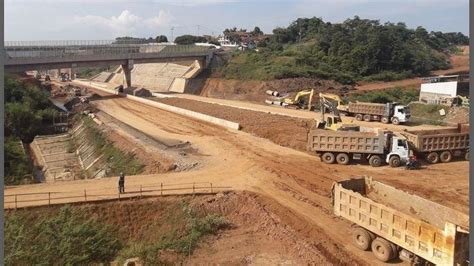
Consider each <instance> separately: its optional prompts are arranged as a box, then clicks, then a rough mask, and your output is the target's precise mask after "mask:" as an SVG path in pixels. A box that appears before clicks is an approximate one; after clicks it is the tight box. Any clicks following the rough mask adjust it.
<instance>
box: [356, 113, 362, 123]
mask: <svg viewBox="0 0 474 266" xmlns="http://www.w3.org/2000/svg"><path fill="white" fill-rule="evenodd" d="M355 118H356V120H357V121H362V120H363V119H364V116H363V115H362V114H356V115H355Z"/></svg>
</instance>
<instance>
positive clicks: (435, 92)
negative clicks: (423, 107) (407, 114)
mask: <svg viewBox="0 0 474 266" xmlns="http://www.w3.org/2000/svg"><path fill="white" fill-rule="evenodd" d="M422 81H423V83H422V84H421V88H420V99H419V101H420V102H424V103H430V104H444V105H451V104H452V101H453V99H454V98H455V97H456V96H458V95H461V96H466V97H469V76H468V75H450V76H438V77H429V78H423V79H422Z"/></svg>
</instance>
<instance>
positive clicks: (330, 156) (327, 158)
mask: <svg viewBox="0 0 474 266" xmlns="http://www.w3.org/2000/svg"><path fill="white" fill-rule="evenodd" d="M321 159H322V160H323V162H325V163H327V164H333V163H334V162H335V161H336V157H335V156H334V153H332V152H325V153H324V154H323V156H321Z"/></svg>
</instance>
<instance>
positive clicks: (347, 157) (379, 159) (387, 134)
mask: <svg viewBox="0 0 474 266" xmlns="http://www.w3.org/2000/svg"><path fill="white" fill-rule="evenodd" d="M307 149H308V151H311V152H316V154H317V155H319V156H320V157H321V160H322V161H323V162H324V163H328V164H332V163H335V162H337V163H338V164H342V165H347V164H349V162H350V161H351V160H367V161H368V162H369V164H370V165H371V166H373V167H378V166H381V165H382V164H383V162H384V161H385V162H386V163H388V164H389V165H390V166H392V167H398V166H400V165H402V164H404V163H406V162H407V161H408V158H409V147H408V144H407V142H406V139H405V138H404V137H403V136H399V135H395V134H394V133H393V132H391V131H382V130H379V129H373V128H361V127H359V129H358V130H353V128H351V129H350V130H348V131H344V130H342V131H332V130H325V129H317V128H315V129H311V130H310V131H309V133H308V146H307Z"/></svg>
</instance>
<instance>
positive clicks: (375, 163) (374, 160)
mask: <svg viewBox="0 0 474 266" xmlns="http://www.w3.org/2000/svg"><path fill="white" fill-rule="evenodd" d="M369 164H370V165H371V166H372V167H379V166H381V165H382V158H380V156H378V155H373V156H372V157H370V159H369Z"/></svg>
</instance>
